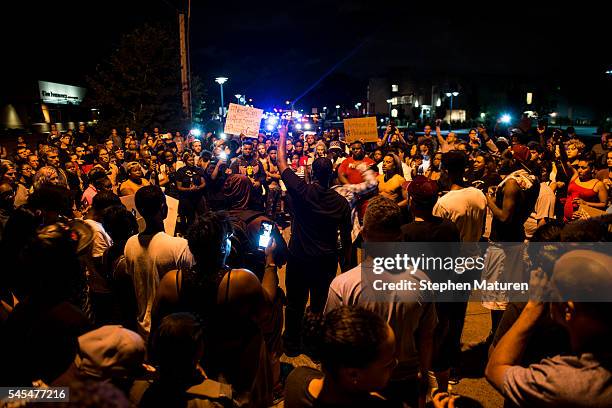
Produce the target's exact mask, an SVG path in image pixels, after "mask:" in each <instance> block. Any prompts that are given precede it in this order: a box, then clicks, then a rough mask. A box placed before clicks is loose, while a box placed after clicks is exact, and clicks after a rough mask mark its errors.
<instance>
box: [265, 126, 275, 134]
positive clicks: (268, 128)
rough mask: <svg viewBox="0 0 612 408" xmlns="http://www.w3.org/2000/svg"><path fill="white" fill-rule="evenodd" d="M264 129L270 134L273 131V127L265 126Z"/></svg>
mask: <svg viewBox="0 0 612 408" xmlns="http://www.w3.org/2000/svg"><path fill="white" fill-rule="evenodd" d="M266 129H267V130H268V132H272V131H273V130H274V125H268V126H266Z"/></svg>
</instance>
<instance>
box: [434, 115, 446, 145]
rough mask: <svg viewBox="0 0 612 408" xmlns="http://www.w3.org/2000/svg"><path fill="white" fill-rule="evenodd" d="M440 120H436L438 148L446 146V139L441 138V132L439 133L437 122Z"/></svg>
mask: <svg viewBox="0 0 612 408" xmlns="http://www.w3.org/2000/svg"><path fill="white" fill-rule="evenodd" d="M439 120H440V119H438V120H436V136H438V143H439V144H440V147H442V146H444V145H446V139H444V136H442V132H441V131H440V123H439V122H438V121H439Z"/></svg>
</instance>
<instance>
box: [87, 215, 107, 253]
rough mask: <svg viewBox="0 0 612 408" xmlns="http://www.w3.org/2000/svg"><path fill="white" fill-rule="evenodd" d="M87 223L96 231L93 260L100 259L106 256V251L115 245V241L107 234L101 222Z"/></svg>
mask: <svg viewBox="0 0 612 408" xmlns="http://www.w3.org/2000/svg"><path fill="white" fill-rule="evenodd" d="M85 223H86V224H87V225H89V226H90V227H91V229H92V230H93V231H94V236H93V243H92V246H91V256H92V258H99V257H101V256H102V255H104V251H106V250H107V249H108V248H110V246H111V245H113V240H112V239H111V237H110V236H109V235H108V234H107V233H106V231H105V230H104V227H103V226H102V224H100V223H99V222H97V221H94V220H85Z"/></svg>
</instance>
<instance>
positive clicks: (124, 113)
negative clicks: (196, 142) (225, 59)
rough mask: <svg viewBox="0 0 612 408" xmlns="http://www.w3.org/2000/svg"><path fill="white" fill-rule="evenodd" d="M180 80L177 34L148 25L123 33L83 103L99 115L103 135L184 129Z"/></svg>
mask: <svg viewBox="0 0 612 408" xmlns="http://www.w3.org/2000/svg"><path fill="white" fill-rule="evenodd" d="M180 80H181V78H180V61H179V40H178V35H174V34H173V31H172V30H170V29H169V28H167V27H163V26H153V25H144V26H142V27H140V28H137V29H135V30H134V31H132V32H130V33H128V34H125V35H124V36H123V37H122V39H121V41H120V43H119V47H118V48H117V49H116V50H115V51H114V52H113V53H112V54H111V55H110V57H109V58H108V59H106V60H105V61H103V62H102V63H101V64H99V65H98V66H97V68H96V72H95V73H94V74H93V75H91V76H89V77H88V78H87V82H88V85H89V88H90V92H88V95H87V97H86V100H85V104H86V106H89V107H91V108H97V109H99V110H100V112H101V115H100V121H99V123H98V129H97V130H98V133H99V134H107V132H109V130H110V128H112V127H117V128H122V127H124V126H130V127H131V128H133V129H136V130H138V131H142V130H143V129H151V128H152V127H153V126H160V127H162V128H164V129H169V130H170V129H179V128H182V127H183V125H185V117H184V114H183V111H182V108H181V94H180V92H181V82H180Z"/></svg>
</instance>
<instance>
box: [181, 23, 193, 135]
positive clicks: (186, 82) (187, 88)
mask: <svg viewBox="0 0 612 408" xmlns="http://www.w3.org/2000/svg"><path fill="white" fill-rule="evenodd" d="M179 36H180V42H181V99H182V101H183V112H184V113H185V116H186V117H187V118H189V122H190V123H191V84H190V82H191V81H190V78H189V63H188V55H187V54H188V52H189V50H188V47H187V33H186V30H185V14H184V13H179Z"/></svg>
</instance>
